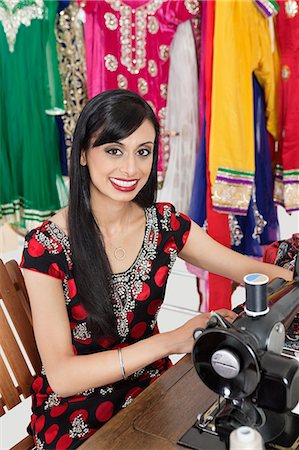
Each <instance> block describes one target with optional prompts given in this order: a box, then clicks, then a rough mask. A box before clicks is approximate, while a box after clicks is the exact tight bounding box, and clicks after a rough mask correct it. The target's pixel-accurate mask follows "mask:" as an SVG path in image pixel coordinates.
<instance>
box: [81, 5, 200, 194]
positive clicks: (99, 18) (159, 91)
mask: <svg viewBox="0 0 299 450" xmlns="http://www.w3.org/2000/svg"><path fill="white" fill-rule="evenodd" d="M85 11H86V23H85V27H84V30H85V47H86V65H87V85H88V95H89V97H93V96H95V95H96V94H98V93H99V92H102V91H105V90H107V89H115V88H117V87H118V88H123V89H130V90H132V91H135V92H138V93H139V94H140V95H142V96H143V97H144V98H145V100H146V101H147V102H148V103H149V104H150V105H151V106H152V108H153V110H154V111H155V113H156V115H157V117H158V119H159V121H160V125H161V138H160V148H159V158H158V183H159V185H160V186H161V184H162V183H163V181H164V176H165V172H166V168H167V164H168V159H169V135H168V134H167V133H166V131H165V117H166V99H167V82H168V71H169V48H170V45H171V42H172V40H173V37H174V34H175V32H176V29H177V27H178V25H179V24H180V23H181V22H184V21H186V20H188V19H190V18H191V17H193V16H194V15H196V14H199V0H185V1H183V0H178V1H171V0H147V1H145V0H126V1H122V0H105V1H99V2H97V1H87V2H86V6H85Z"/></svg>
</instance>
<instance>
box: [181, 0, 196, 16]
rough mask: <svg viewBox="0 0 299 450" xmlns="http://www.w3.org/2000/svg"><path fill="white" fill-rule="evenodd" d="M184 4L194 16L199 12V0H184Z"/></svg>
mask: <svg viewBox="0 0 299 450" xmlns="http://www.w3.org/2000/svg"><path fill="white" fill-rule="evenodd" d="M184 5H185V7H186V9H187V11H188V12H189V13H190V14H193V15H194V16H195V15H196V14H198V13H199V0H185V1H184Z"/></svg>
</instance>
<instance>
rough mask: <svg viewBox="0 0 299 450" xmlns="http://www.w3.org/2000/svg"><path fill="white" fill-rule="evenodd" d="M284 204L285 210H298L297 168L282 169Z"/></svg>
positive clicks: (298, 173) (298, 184) (298, 172)
mask: <svg viewBox="0 0 299 450" xmlns="http://www.w3.org/2000/svg"><path fill="white" fill-rule="evenodd" d="M283 186H284V205H285V209H286V211H287V212H292V211H298V210H299V169H294V170H284V171H283Z"/></svg>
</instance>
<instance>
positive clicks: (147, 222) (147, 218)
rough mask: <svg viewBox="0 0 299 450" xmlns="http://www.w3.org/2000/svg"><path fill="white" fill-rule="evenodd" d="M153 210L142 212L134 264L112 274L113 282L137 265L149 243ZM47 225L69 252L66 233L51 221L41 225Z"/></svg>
mask: <svg viewBox="0 0 299 450" xmlns="http://www.w3.org/2000/svg"><path fill="white" fill-rule="evenodd" d="M153 208H154V205H153V206H151V207H149V208H145V209H144V212H145V231H144V237H143V240H142V244H141V247H140V250H139V252H138V254H137V256H136V258H135V260H134V262H133V263H132V264H131V266H130V267H129V268H128V269H126V270H125V271H124V272H118V273H112V280H114V279H115V278H118V277H123V276H126V275H128V274H129V273H130V272H131V271H132V270H133V269H134V267H135V266H136V264H138V261H139V260H140V258H141V255H142V253H143V251H144V249H145V247H146V243H147V242H148V241H149V235H150V231H151V225H152V223H151V222H152V220H151V216H152V210H153ZM47 224H49V226H50V228H51V230H52V231H54V233H55V231H56V234H55V238H56V239H58V240H59V243H60V244H61V245H62V247H63V248H64V249H65V250H67V251H70V250H71V247H70V239H69V236H68V235H67V234H66V232H65V231H64V230H63V229H62V228H61V227H60V226H59V225H57V224H56V223H55V222H53V221H52V220H51V219H48V220H46V221H45V222H44V223H43V225H45V226H46V225H47ZM57 232H58V234H57Z"/></svg>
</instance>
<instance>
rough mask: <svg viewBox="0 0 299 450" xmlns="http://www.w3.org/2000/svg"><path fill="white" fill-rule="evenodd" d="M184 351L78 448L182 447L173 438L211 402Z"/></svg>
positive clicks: (138, 449) (212, 395)
mask: <svg viewBox="0 0 299 450" xmlns="http://www.w3.org/2000/svg"><path fill="white" fill-rule="evenodd" d="M215 399H216V394H215V393H213V392H212V391H210V390H209V389H208V388H207V387H206V386H205V385H204V384H203V383H202V382H201V381H200V379H199V377H198V375H197V374H196V372H195V370H194V368H193V365H192V362H191V358H190V355H186V356H185V357H184V358H183V359H181V360H180V361H179V362H178V363H177V364H176V365H175V366H173V367H172V368H171V369H169V370H168V371H167V372H166V373H165V374H164V375H163V376H161V378H160V379H158V380H157V381H155V382H154V383H153V384H152V385H150V386H149V387H148V388H147V389H146V390H145V391H143V392H142V393H141V394H140V395H139V396H138V397H137V398H136V399H135V400H134V401H133V402H132V403H131V404H130V405H129V406H127V408H125V409H123V410H122V411H120V412H119V413H118V414H117V415H116V416H114V417H113V418H112V419H111V420H110V421H109V422H108V423H107V424H106V425H104V426H103V427H102V428H101V429H100V430H99V431H97V432H96V433H95V434H94V435H93V436H91V437H90V438H89V439H87V441H85V443H84V444H83V445H81V447H80V450H87V449H88V450H98V449H103V450H141V449H142V450H147V449H151V450H166V449H167V450H168V449H178V448H180V449H182V447H181V446H179V445H177V444H176V442H177V440H178V438H180V437H181V436H182V435H183V434H184V432H185V431H187V429H188V428H190V427H191V426H192V425H193V424H194V422H195V420H196V417H197V415H198V414H199V413H200V412H203V411H206V409H207V408H208V407H209V406H210V405H211V404H212V403H213V402H214V400H215Z"/></svg>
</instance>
